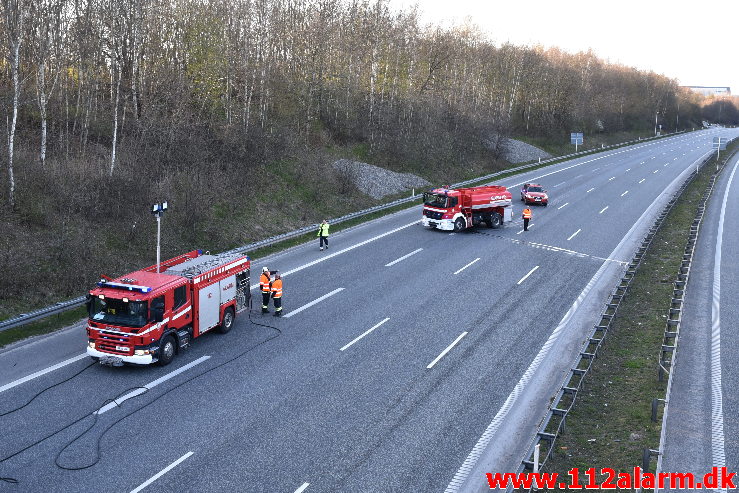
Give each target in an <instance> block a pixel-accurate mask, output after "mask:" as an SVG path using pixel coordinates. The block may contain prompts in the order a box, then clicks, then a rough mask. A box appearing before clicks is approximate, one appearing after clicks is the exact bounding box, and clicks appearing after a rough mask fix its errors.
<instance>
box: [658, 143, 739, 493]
mask: <svg viewBox="0 0 739 493" xmlns="http://www.w3.org/2000/svg"><path fill="white" fill-rule="evenodd" d="M738 191H739V158H737V157H735V158H734V159H733V160H732V161H731V162H729V163H727V166H726V168H725V169H724V171H723V172H722V173H721V175H720V177H719V179H718V181H717V182H716V186H715V188H714V191H713V194H712V195H711V198H710V200H709V202H708V204H707V209H706V214H705V216H704V219H703V224H702V225H701V228H700V232H699V235H698V242H697V244H696V250H695V254H694V257H693V265H692V266H691V269H690V281H689V282H688V286H687V290H686V297H685V303H684V306H683V317H682V323H681V329H680V339H679V342H678V345H679V347H678V352H677V356H676V361H675V365H674V369H673V371H674V375H673V381H672V387H671V389H670V398H669V405H668V406H667V426H666V427H665V430H664V433H665V450H664V457H663V459H662V464H661V470H662V471H664V472H675V473H693V475H694V476H695V477H696V480H697V481H701V480H702V479H703V476H704V474H706V473H708V472H710V471H711V468H712V467H714V466H716V467H727V469H728V470H729V471H739V443H738V442H737V440H736V437H737V436H739V395H738V394H737V391H736V389H737V386H739V362H738V361H737V355H736V348H737V347H739V329H737V325H736V320H737V317H739V308H738V307H737V303H736V300H737V293H738V292H739V266H738V265H737V262H736V259H737V258H739V202H737V200H736V195H737V193H738ZM734 483H735V485H737V486H739V479H736V478H735V480H734ZM676 486H677V485H676ZM667 491H671V490H670V489H667ZM724 491H725V490H724Z"/></svg>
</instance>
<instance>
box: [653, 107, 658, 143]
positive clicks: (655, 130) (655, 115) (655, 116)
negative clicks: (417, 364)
mask: <svg viewBox="0 0 739 493" xmlns="http://www.w3.org/2000/svg"><path fill="white" fill-rule="evenodd" d="M657 115H659V111H658V112H657V113H655V114H654V136H655V137H656V136H657Z"/></svg>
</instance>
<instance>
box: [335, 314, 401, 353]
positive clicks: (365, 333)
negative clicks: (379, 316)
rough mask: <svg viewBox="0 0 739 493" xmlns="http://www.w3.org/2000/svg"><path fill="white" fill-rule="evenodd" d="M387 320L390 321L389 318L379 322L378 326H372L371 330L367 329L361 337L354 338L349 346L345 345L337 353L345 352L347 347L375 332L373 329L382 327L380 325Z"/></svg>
mask: <svg viewBox="0 0 739 493" xmlns="http://www.w3.org/2000/svg"><path fill="white" fill-rule="evenodd" d="M388 320H390V317H388V318H386V319H385V320H383V321H382V322H380V323H379V324H377V325H375V326H374V327H372V328H371V329H369V330H367V331H365V332H364V334H362V335H361V336H359V337H357V338H355V339H354V340H353V341H352V342H350V343H349V344H347V345H346V346H344V347H343V348H341V349H339V351H343V350H345V349H346V348H348V347H349V346H351V345H352V344H354V343H355V342H357V341H358V340H360V339H361V338H362V337H364V336H366V335H367V334H369V333H370V332H372V331H373V330H375V329H376V328H377V327H379V326H380V325H382V324H384V323H385V322H387V321H388Z"/></svg>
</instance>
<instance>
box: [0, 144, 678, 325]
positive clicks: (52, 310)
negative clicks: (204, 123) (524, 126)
mask: <svg viewBox="0 0 739 493" xmlns="http://www.w3.org/2000/svg"><path fill="white" fill-rule="evenodd" d="M681 133H684V132H675V133H673V134H666V135H661V136H655V137H647V138H644V139H642V138H638V139H637V140H630V141H626V142H622V143H619V144H612V145H609V146H602V147H601V148H600V149H590V150H583V151H579V152H573V153H571V154H566V155H564V156H556V157H551V158H549V159H544V160H539V161H534V162H531V163H527V164H524V165H521V166H517V167H515V168H509V169H505V170H502V171H497V172H495V173H490V174H488V175H485V176H481V177H478V178H472V179H470V180H465V181H461V182H459V183H454V184H452V185H451V186H452V187H453V188H459V187H464V186H467V185H471V184H473V183H477V182H480V181H486V180H491V179H493V178H495V177H497V176H500V175H504V174H509V173H517V172H520V171H525V170H527V169H530V168H535V167H538V166H541V165H543V164H547V163H551V162H554V161H561V160H567V159H571V158H574V157H579V156H583V155H587V154H594V153H597V152H602V151H604V150H607V149H613V148H615V147H623V146H627V145H633V144H638V143H641V142H648V141H652V140H656V139H661V138H665V137H671V136H675V135H678V134H681ZM420 198H421V195H414V196H411V197H404V198H402V199H397V200H394V201H392V202H388V203H385V204H380V205H376V206H374V207H370V208H369V209H364V210H361V211H357V212H352V213H349V214H346V215H344V216H341V217H338V218H335V219H331V220H329V222H330V223H331V224H332V225H335V224H341V223H343V222H346V221H350V220H352V219H356V218H358V217H362V216H366V215H369V214H373V213H375V212H380V211H383V210H386V209H391V208H393V207H396V206H399V205H403V204H408V203H411V202H414V201H416V200H419V199H420ZM317 228H318V224H311V225H310V226H305V227H303V228H300V229H296V230H294V231H290V232H287V233H282V234H279V235H276V236H272V237H270V238H267V239H264V240H260V241H257V242H254V243H250V244H248V245H244V246H241V247H237V248H234V249H232V250H229V251H228V252H225V253H242V254H243V253H247V252H250V251H253V250H257V249H259V248H263V247H267V246H271V245H274V244H277V243H280V242H282V241H285V240H289V239H292V238H296V237H298V236H302V235H304V234H307V233H311V232H313V231H316V229H317ZM84 303H85V297H84V296H80V297H79V298H74V299H71V300H67V301H63V302H59V303H56V304H55V305H52V306H48V307H46V308H40V309H38V310H34V311H33V312H29V313H22V314H20V315H18V316H16V317H11V318H9V319H7V320H3V321H2V322H0V332H2V331H4V330H8V329H12V328H15V327H21V326H23V325H26V324H29V323H31V322H35V321H37V320H41V319H43V318H46V317H49V316H51V315H56V314H59V313H62V312H65V311H67V310H71V309H74V308H77V307H78V306H82V305H83V304H84Z"/></svg>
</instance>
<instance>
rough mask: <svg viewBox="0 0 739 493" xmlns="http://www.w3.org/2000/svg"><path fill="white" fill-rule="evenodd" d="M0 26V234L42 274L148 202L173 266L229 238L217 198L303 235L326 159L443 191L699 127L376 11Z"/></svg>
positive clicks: (134, 9)
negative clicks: (524, 150) (48, 261)
mask: <svg viewBox="0 0 739 493" xmlns="http://www.w3.org/2000/svg"><path fill="white" fill-rule="evenodd" d="M2 10H3V21H4V22H3V23H2V25H1V26H0V30H1V31H2V33H1V35H0V50H1V53H2V71H0V98H2V103H3V109H4V110H5V114H6V115H5V116H6V118H5V123H6V125H5V127H6V135H7V138H6V139H5V143H4V145H3V146H2V147H4V149H3V150H4V151H5V152H4V153H3V154H4V156H5V159H4V161H5V165H6V170H7V173H6V174H5V176H6V179H5V180H4V183H5V186H3V187H2V189H1V192H0V194H2V195H0V198H2V199H3V203H4V204H5V205H4V206H3V209H2V211H3V215H4V217H5V220H6V221H9V222H8V223H7V224H11V223H12V224H14V225H15V226H17V227H22V228H27V229H28V228H31V229H32V228H33V227H37V228H41V229H42V230H43V229H44V228H47V229H53V230H54V231H55V232H56V233H55V241H56V242H57V246H56V247H55V248H56V249H55V250H54V251H55V252H57V253H56V255H58V261H59V263H64V261H65V259H66V260H68V261H70V262H73V261H74V259H73V258H68V259H67V257H66V256H67V255H71V253H70V251H76V250H77V249H81V251H82V252H92V251H94V249H95V248H105V246H104V245H103V246H101V245H100V244H98V245H97V246H91V245H90V242H91V241H92V240H89V239H88V240H83V239H82V238H80V236H81V235H84V234H85V233H86V232H90V231H93V230H96V228H97V227H99V226H100V223H101V222H113V223H114V224H116V225H117V226H118V227H120V228H121V229H122V230H124V231H125V232H126V235H128V236H127V237H128V238H129V239H128V240H125V239H124V240H121V241H123V243H124V244H127V243H126V242H128V244H130V242H135V240H136V238H137V234H136V232H135V231H136V230H135V228H136V224H138V223H137V221H140V220H141V214H140V212H134V211H133V209H134V207H135V206H136V204H141V203H151V202H153V201H156V200H158V199H159V198H161V197H170V198H172V197H177V203H178V204H179V210H180V212H179V213H175V212H173V214H175V216H174V217H173V218H171V219H170V220H171V221H172V222H173V223H174V224H176V225H177V226H178V227H179V230H180V231H182V233H181V234H179V236H178V240H179V241H180V244H177V245H176V246H177V247H179V246H182V245H184V244H189V243H190V242H194V241H198V240H201V241H202V240H204V239H205V240H207V241H212V242H213V243H214V244H216V243H218V241H217V239H218V238H219V235H221V237H222V238H225V237H226V236H228V235H229V234H230V235H231V236H232V237H234V236H235V237H238V235H234V234H232V232H231V233H226V232H224V231H223V228H220V229H219V228H217V227H216V226H214V224H218V223H219V221H221V220H224V221H225V219H224V218H227V217H229V216H234V215H238V213H239V210H235V208H236V209H238V207H237V206H235V205H234V203H233V202H234V201H233V200H227V199H226V197H227V196H231V197H233V196H234V195H235V194H237V193H236V191H238V195H239V196H241V197H247V198H245V199H244V201H245V202H248V203H249V205H250V206H251V207H255V206H256V205H259V204H262V205H263V206H264V207H268V206H269V205H268V204H269V203H270V201H272V202H273V201H274V197H275V196H277V197H282V195H280V194H282V193H283V192H284V190H282V189H280V187H279V184H277V185H276V184H275V182H280V183H283V184H284V183H285V181H286V180H287V181H290V180H291V183H293V184H294V185H295V187H296V190H299V191H300V192H299V194H297V195H300V196H299V197H297V198H296V194H295V193H293V194H288V193H285V194H284V200H285V201H286V204H287V205H286V206H285V207H286V209H289V210H290V213H291V214H292V215H293V216H294V217H296V218H302V219H303V220H304V219H305V218H306V213H305V212H304V211H303V212H300V211H299V210H297V209H301V208H302V209H304V210H305V209H310V208H311V207H312V204H313V201H320V200H321V199H322V195H323V194H322V193H321V192H320V190H321V187H324V186H325V182H326V181H329V182H330V181H331V180H333V178H331V176H328V171H326V169H324V168H323V167H321V166H319V165H318V164H316V163H317V161H319V160H320V159H324V158H325V157H326V153H325V152H324V151H325V150H326V149H329V155H330V149H332V148H335V147H339V148H341V147H358V148H359V149H361V151H362V154H363V155H365V156H367V157H368V159H369V160H371V161H372V162H374V163H376V164H380V165H384V166H388V167H391V168H395V169H401V170H407V169H428V170H432V171H434V172H439V173H444V172H448V171H449V170H452V168H454V167H455V166H459V167H464V166H465V165H466V163H468V162H470V161H473V160H475V159H480V158H481V157H482V158H484V159H488V158H489V157H490V155H491V153H492V154H493V157H494V154H495V147H496V143H497V142H500V139H502V138H504V137H506V136H509V135H528V136H534V137H556V138H561V139H566V138H567V137H568V135H569V132H572V131H580V132H585V133H586V134H592V133H597V132H609V133H611V132H620V131H627V132H628V131H635V130H640V129H650V128H651V126H652V125H653V124H654V123H655V120H658V121H659V123H660V124H662V125H663V129H664V130H668V129H669V130H674V129H676V128H686V127H690V126H695V125H696V124H698V125H699V124H700V120H701V118H702V117H703V116H702V113H701V111H702V108H701V105H702V104H703V103H702V99H701V98H700V97H699V96H697V95H694V94H690V93H688V92H686V91H684V90H682V89H680V88H679V87H678V85H677V83H676V81H675V80H673V79H670V78H668V77H665V76H662V75H658V74H655V73H653V72H649V71H643V70H637V69H634V68H629V67H625V66H622V65H618V64H612V63H609V62H606V61H603V60H601V59H599V58H598V57H597V56H596V55H595V54H594V53H592V52H590V51H588V52H582V53H577V54H571V53H567V52H564V51H561V50H558V49H556V48H549V49H545V48H542V47H539V46H516V45H513V44H509V43H506V44H503V45H500V46H499V45H495V44H494V43H492V42H491V41H490V40H489V39H488V38H486V36H485V35H484V34H483V33H482V32H480V30H479V29H478V28H476V27H475V26H474V25H461V26H456V27H451V28H441V27H438V26H425V25H422V23H421V22H420V20H419V17H420V16H419V12H418V11H417V10H416V9H406V10H401V11H397V10H392V9H390V8H389V6H388V5H387V3H386V2H385V1H383V0H372V1H370V0H362V1H359V0H167V1H164V0H2ZM734 110H736V108H735V107H734ZM722 111H723V115H724V116H726V117H727V118H728V115H729V114H730V111H729V110H728V109H726V108H724V109H723V110H722ZM491 143H492V144H491ZM491 147H492V150H491ZM322 174H323V176H322ZM306 184H307V185H311V186H315V188H316V190H318V191H315V192H314V191H311V190H306V189H305V186H306ZM301 194H302V195H301ZM298 199H300V200H298ZM306 204H307V205H306ZM271 205H272V206H274V204H271ZM176 214H180V216H177V215H176ZM103 218H104V219H103ZM14 221H16V222H14ZM60 231H61V232H60ZM257 232H258V231H257ZM204 235H205V238H204V237H203V236H204ZM119 236H120V234H119ZM124 237H126V236H125V235H124ZM65 238H67V240H68V241H67V240H64V239H65ZM214 238H215V239H214ZM72 240H74V241H72ZM8 241H9V240H8ZM106 241H107V242H108V244H109V243H110V242H113V243H115V241H116V240H114V239H110V238H109V239H107V240H106ZM224 241H225V240H224ZM108 246H110V245H108ZM113 246H114V247H118V248H123V245H117V246H116V245H113ZM90 249H93V250H90ZM0 263H2V258H0ZM83 277H84V276H83Z"/></svg>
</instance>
